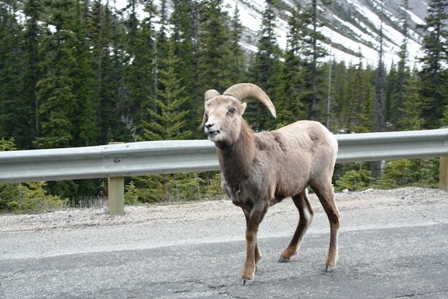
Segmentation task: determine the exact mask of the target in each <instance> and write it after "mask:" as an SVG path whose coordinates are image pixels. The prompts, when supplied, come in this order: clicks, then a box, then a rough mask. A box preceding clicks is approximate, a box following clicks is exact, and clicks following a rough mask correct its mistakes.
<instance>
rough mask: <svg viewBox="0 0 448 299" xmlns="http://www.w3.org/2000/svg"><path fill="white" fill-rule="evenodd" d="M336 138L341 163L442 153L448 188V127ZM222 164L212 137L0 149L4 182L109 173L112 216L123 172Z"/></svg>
mask: <svg viewBox="0 0 448 299" xmlns="http://www.w3.org/2000/svg"><path fill="white" fill-rule="evenodd" d="M336 138H337V140H338V143H339V152H338V156H337V162H338V163H346V162H357V161H381V160H394V159H404V158H427V157H443V158H441V163H440V179H439V186H440V188H443V189H445V190H448V157H445V156H448V128H443V129H437V130H426V131H406V132H386V133H362V134H343V135H336ZM218 169H219V164H218V158H217V156H216V150H215V145H214V144H213V143H212V142H210V141H208V140H184V141H175V140H173V141H149V142H135V143H123V144H110V145H104V146H91V147H79V148H63V149H44V150H26V151H8V152H0V183H19V182H32V181H61V180H73V179H93V178H106V177H107V178H109V184H108V186H109V187H108V192H109V193H108V198H109V200H108V206H109V213H110V214H112V215H123V214H124V179H123V178H124V177H129V176H138V175H149V174H164V173H178V172H196V171H209V170H218Z"/></svg>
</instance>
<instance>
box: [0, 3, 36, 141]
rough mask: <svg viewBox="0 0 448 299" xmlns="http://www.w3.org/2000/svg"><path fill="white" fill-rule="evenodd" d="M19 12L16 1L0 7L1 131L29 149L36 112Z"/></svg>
mask: <svg viewBox="0 0 448 299" xmlns="http://www.w3.org/2000/svg"><path fill="white" fill-rule="evenodd" d="M18 11H19V8H18V3H17V2H16V1H8V2H7V3H5V4H4V5H1V6H0V86H1V92H0V131H1V132H2V136H3V137H8V138H10V137H14V138H15V140H16V143H17V146H18V147H19V148H28V147H29V139H30V137H31V131H30V130H29V128H30V126H31V123H30V120H31V119H32V114H31V107H30V106H29V103H28V101H27V98H26V95H25V94H24V90H25V86H24V82H23V71H24V68H25V67H26V65H25V64H24V63H23V62H24V53H23V42H22V41H23V34H22V29H23V28H22V25H21V24H20V22H19V20H18V19H17V18H16V13H18Z"/></svg>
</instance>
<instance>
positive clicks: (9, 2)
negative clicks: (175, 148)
mask: <svg viewBox="0 0 448 299" xmlns="http://www.w3.org/2000/svg"><path fill="white" fill-rule="evenodd" d="M330 2H331V1H323V0H321V1H317V0H312V1H309V5H300V4H297V6H296V7H290V8H289V10H290V13H291V17H290V19H289V22H288V25H289V33H288V36H287V47H286V49H281V48H280V47H279V45H278V42H277V40H276V39H277V37H276V35H275V33H274V31H273V28H275V26H276V22H275V18H276V13H277V11H278V5H279V3H280V1H277V0H266V7H265V11H264V13H263V19H262V26H261V28H260V31H259V33H258V49H257V52H254V53H248V52H247V51H244V50H243V49H242V47H241V45H240V43H239V41H240V39H241V35H242V30H243V29H242V25H241V21H240V16H239V11H238V7H237V6H236V8H235V10H234V12H233V14H231V13H227V12H226V11H225V10H224V9H223V0H202V1H198V0H172V1H171V2H170V3H171V5H172V7H171V9H172V10H171V13H170V14H168V12H167V8H166V5H167V3H166V0H161V1H160V3H161V4H160V7H157V8H156V5H155V3H154V1H153V0H128V1H127V5H126V7H125V8H123V9H117V8H116V3H115V1H109V0H107V1H104V0H103V1H98V0H90V1H88V0H22V1H18V0H3V2H0V139H1V140H0V150H25V149H47V148H65V147H84V146H94V145H104V144H108V143H110V142H137V141H150V140H170V139H205V138H206V136H205V134H204V132H203V131H201V130H198V127H199V125H200V123H201V121H202V115H203V96H204V92H205V91H206V90H208V89H216V90H218V91H219V92H223V91H224V90H225V89H227V88H228V87H229V86H231V85H233V84H236V83H240V82H252V83H254V84H257V85H258V86H260V87H261V88H262V89H263V90H265V91H266V93H267V94H268V95H269V96H270V98H271V99H272V101H273V103H274V104H275V106H276V109H277V118H276V119H275V118H272V117H271V116H270V115H269V113H268V110H267V109H266V108H265V107H263V106H262V105H261V104H259V103H258V102H255V101H251V100H248V101H249V104H248V108H247V110H246V112H245V119H246V120H247V121H248V122H249V124H250V126H251V127H252V128H253V129H254V130H255V131H261V130H271V129H276V128H278V127H281V126H283V125H286V124H289V123H292V122H294V121H297V120H303V119H311V120H316V121H319V122H321V123H322V124H324V125H326V126H327V127H328V128H329V129H330V131H332V132H333V133H334V134H346V133H361V132H382V131H403V130H424V129H434V128H440V127H442V126H445V125H448V80H447V76H448V71H447V67H446V66H447V65H448V43H447V40H448V31H447V25H448V1H447V0H444V1H442V0H437V1H436V0H433V1H430V2H429V8H428V15H427V18H426V20H425V21H426V25H421V28H420V29H421V30H423V31H424V32H425V38H424V40H423V48H422V51H421V53H422V56H421V57H418V60H419V62H420V63H419V67H417V66H415V65H410V63H409V62H408V60H409V53H408V51H407V47H406V36H407V34H406V32H407V31H406V30H407V20H406V17H405V16H403V20H402V22H401V24H402V28H401V31H402V33H403V36H404V37H405V38H404V40H403V41H402V46H401V50H400V52H399V53H398V57H399V58H400V59H399V60H397V61H396V62H394V63H393V64H392V65H384V63H383V60H382V59H381V55H382V48H381V47H380V49H378V55H379V60H378V61H379V63H378V65H375V66H371V65H365V64H363V63H362V62H359V63H356V62H353V61H352V62H350V63H348V62H344V61H334V60H331V59H329V53H328V52H327V51H326V50H325V49H324V48H322V47H321V46H320V44H321V42H325V37H324V36H323V35H322V34H321V33H320V32H319V28H320V26H321V25H322V24H320V23H319V21H318V20H319V19H318V15H317V14H318V13H319V10H317V9H316V8H317V6H318V5H320V6H323V7H325V5H330V4H329V3H330ZM402 2H403V4H402V5H403V6H406V5H408V4H407V2H408V1H406V0H403V1H402ZM137 4H140V5H144V12H143V15H142V12H141V11H139V10H137ZM379 34H381V32H380V33H379ZM354 61H355V60H354ZM359 61H361V60H359ZM437 163H438V160H437V159H410V160H399V161H386V162H385V163H383V164H381V165H380V166H378V163H367V162H366V163H347V164H343V165H337V167H336V170H335V175H334V185H335V189H336V190H338V191H340V190H343V189H348V190H362V189H366V188H375V187H378V188H393V187H400V186H406V185H417V186H425V187H431V186H435V184H436V183H437V181H438V164H437ZM0 171H1V170H0ZM219 179H220V176H219V174H218V173H215V172H207V173H185V174H175V175H155V176H150V177H133V178H127V179H126V195H125V198H126V203H128V204H134V203H148V202H149V203H150V202H161V201H177V200H192V199H201V198H215V197H217V196H222V193H220V190H219V189H220V188H219ZM106 190H107V179H103V180H79V181H60V182H36V183H27V184H0V211H32V210H33V209H35V208H36V206H38V205H40V206H42V205H43V206H47V207H48V208H49V209H51V208H53V207H55V206H60V205H71V206H77V205H82V203H83V202H84V201H85V200H87V199H89V200H95V199H98V198H101V197H104V196H106V195H107V191H106Z"/></svg>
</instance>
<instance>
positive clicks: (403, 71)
mask: <svg viewBox="0 0 448 299" xmlns="http://www.w3.org/2000/svg"><path fill="white" fill-rule="evenodd" d="M401 7H402V13H401V16H400V19H401V23H402V25H401V29H402V34H403V41H402V43H401V46H400V51H399V52H398V57H399V58H400V60H399V61H398V67H397V71H396V75H395V76H393V72H394V68H391V72H390V73H391V75H389V76H388V77H389V79H388V82H389V84H388V90H389V92H388V93H389V95H388V97H387V98H388V103H387V104H386V107H387V108H386V121H388V122H389V123H390V124H391V125H392V128H394V129H398V130H401V129H403V128H402V127H400V126H399V125H398V121H399V120H400V119H402V118H403V115H402V113H401V112H400V109H399V108H400V107H402V105H403V102H404V99H403V98H404V86H405V84H406V80H407V78H408V77H409V68H408V66H407V63H408V56H409V51H408V39H409V15H408V13H407V11H409V9H410V7H409V1H408V0H403V1H402V4H401Z"/></svg>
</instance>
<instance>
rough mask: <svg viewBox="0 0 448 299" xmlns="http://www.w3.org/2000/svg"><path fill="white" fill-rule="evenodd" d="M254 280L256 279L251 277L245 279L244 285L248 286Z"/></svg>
mask: <svg viewBox="0 0 448 299" xmlns="http://www.w3.org/2000/svg"><path fill="white" fill-rule="evenodd" d="M252 282H254V281H253V280H251V279H243V280H242V283H243V286H248V285H250V284H252Z"/></svg>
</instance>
